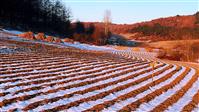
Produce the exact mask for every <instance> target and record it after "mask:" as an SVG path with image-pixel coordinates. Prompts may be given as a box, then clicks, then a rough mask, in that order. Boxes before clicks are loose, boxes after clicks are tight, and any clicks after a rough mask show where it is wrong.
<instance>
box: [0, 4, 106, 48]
mask: <svg viewBox="0 0 199 112" xmlns="http://www.w3.org/2000/svg"><path fill="white" fill-rule="evenodd" d="M0 26H3V27H5V28H13V29H17V30H22V31H32V32H35V33H37V32H43V33H45V34H48V35H52V36H59V37H61V38H72V39H74V40H76V41H81V42H87V43H93V44H99V45H102V44H106V40H107V39H106V38H107V36H105V34H104V31H103V29H104V28H98V27H97V28H96V27H95V26H94V25H93V24H91V25H89V26H84V24H83V23H81V22H79V21H78V22H76V23H71V13H70V10H69V9H68V8H66V7H65V5H64V4H63V3H62V2H61V1H60V0H1V3H0Z"/></svg>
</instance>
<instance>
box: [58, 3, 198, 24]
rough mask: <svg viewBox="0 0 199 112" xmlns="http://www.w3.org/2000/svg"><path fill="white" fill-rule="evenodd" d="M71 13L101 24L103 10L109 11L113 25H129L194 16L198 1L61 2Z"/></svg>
mask: <svg viewBox="0 0 199 112" xmlns="http://www.w3.org/2000/svg"><path fill="white" fill-rule="evenodd" d="M62 1H63V2H64V4H65V5H66V7H69V8H70V9H71V12H72V19H73V21H75V20H80V21H84V22H85V21H86V22H87V21H92V22H96V21H97V22H101V21H102V20H103V15H104V12H105V10H110V11H111V17H112V22H113V23H119V24H125V23H126V24H131V23H136V22H142V21H149V20H152V19H156V18H160V17H168V16H175V15H177V14H179V15H190V14H194V13H196V12H197V11H198V10H199V0H62Z"/></svg>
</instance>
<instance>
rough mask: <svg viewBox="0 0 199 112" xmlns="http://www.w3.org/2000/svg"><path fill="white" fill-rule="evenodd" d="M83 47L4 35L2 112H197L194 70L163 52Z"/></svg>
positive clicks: (0, 63)
mask: <svg viewBox="0 0 199 112" xmlns="http://www.w3.org/2000/svg"><path fill="white" fill-rule="evenodd" d="M78 46H79V45H76V44H75V43H74V44H71V43H67V42H64V43H49V42H44V41H36V40H27V39H24V38H20V37H16V36H13V35H10V34H8V33H4V32H3V33H2V32H1V36H0V51H4V52H0V56H1V58H0V74H1V75H0V111H1V112H4V111H5V112H7V111H9V112H12V111H35V112H49V111H52V112H57V111H67V112H80V111H84V112H88V111H96V112H99V111H103V112H110V111H114V112H115V111H118V112H124V111H156V112H161V111H167V112H174V111H188V112H190V111H193V112H197V111H198V109H199V100H198V96H199V88H198V84H199V79H198V72H199V71H198V69H196V67H195V66H194V65H192V66H187V64H186V63H184V64H180V63H177V62H173V61H169V62H168V61H164V60H161V59H158V58H156V54H157V53H156V51H158V49H156V50H155V49H151V50H150V49H144V48H130V47H129V48H128V47H119V46H104V47H102V46H101V47H98V49H96V47H94V46H93V47H92V46H91V45H87V46H85V47H83V46H82V47H83V49H80V48H82V47H78ZM89 47H90V48H91V47H92V48H93V49H88V48H89ZM99 48H100V49H99Z"/></svg>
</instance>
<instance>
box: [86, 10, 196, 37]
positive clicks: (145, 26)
mask: <svg viewBox="0 0 199 112" xmlns="http://www.w3.org/2000/svg"><path fill="white" fill-rule="evenodd" d="M198 21H199V13H196V14H193V15H182V16H181V15H177V16H173V17H167V18H159V19H154V20H152V21H146V22H141V23H135V24H111V25H110V30H111V32H112V33H115V34H121V35H122V36H126V35H127V34H128V35H127V36H126V37H127V39H134V40H151V41H159V40H178V39H187V37H189V38H198V37H199V27H198ZM91 23H92V24H94V25H95V26H96V27H103V26H104V24H103V23H100V22H94V23H93V22H85V23H84V24H85V26H88V25H89V24H91Z"/></svg>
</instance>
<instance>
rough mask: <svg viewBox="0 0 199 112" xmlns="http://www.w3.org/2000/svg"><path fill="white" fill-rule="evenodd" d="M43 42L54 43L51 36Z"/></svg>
mask: <svg viewBox="0 0 199 112" xmlns="http://www.w3.org/2000/svg"><path fill="white" fill-rule="evenodd" d="M45 41H47V42H53V41H54V38H53V37H52V36H47V37H46V39H45Z"/></svg>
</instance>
